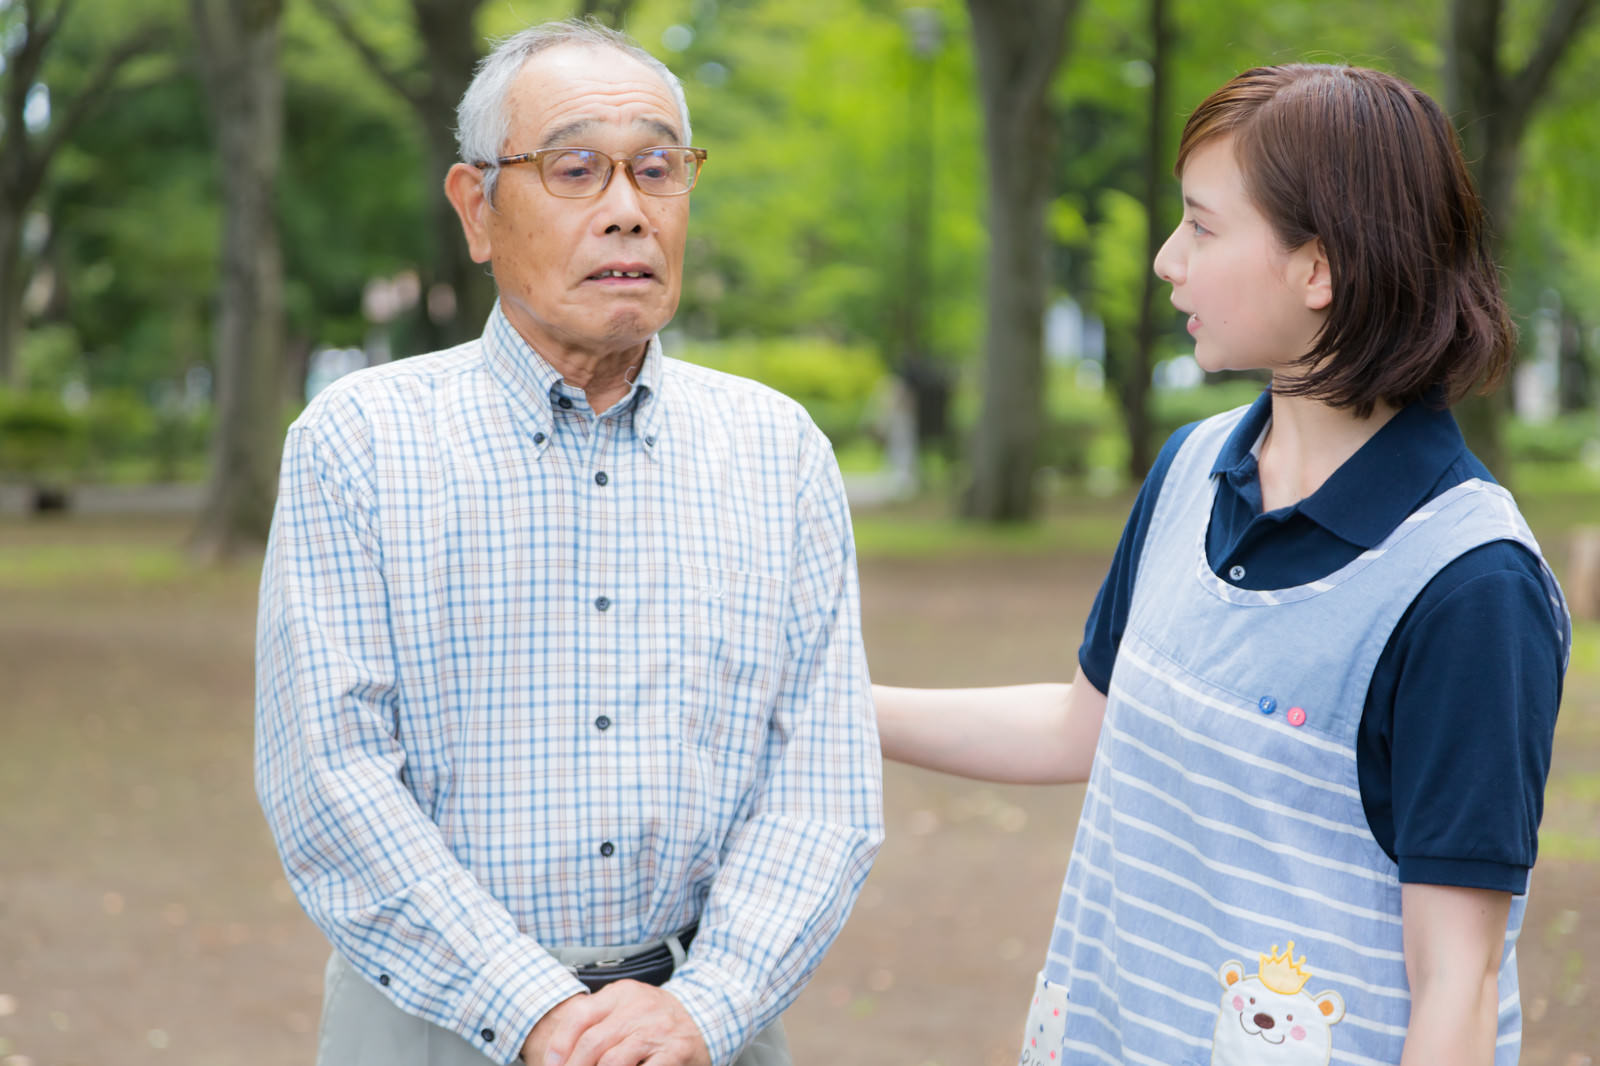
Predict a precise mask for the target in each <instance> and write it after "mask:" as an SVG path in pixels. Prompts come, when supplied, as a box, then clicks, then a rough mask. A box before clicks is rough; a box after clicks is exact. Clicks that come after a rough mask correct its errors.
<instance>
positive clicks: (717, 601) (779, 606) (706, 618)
mask: <svg viewBox="0 0 1600 1066" xmlns="http://www.w3.org/2000/svg"><path fill="white" fill-rule="evenodd" d="M680 604H681V608H682V611H681V616H680V618H679V629H678V640H677V642H676V644H677V652H678V655H677V658H678V664H677V665H678V673H679V679H680V684H679V686H678V690H679V698H678V712H679V728H680V730H681V734H682V740H683V742H684V743H686V744H688V745H690V746H691V747H694V748H698V749H701V750H703V751H705V752H707V753H708V754H710V755H712V756H713V757H715V758H717V759H719V760H723V759H728V758H733V759H739V758H748V757H749V756H751V755H753V754H754V753H755V752H757V751H759V750H760V747H761V744H762V742H763V741H764V740H765V737H766V733H767V725H768V721H769V719H770V717H771V709H772V706H773V703H774V700H775V698H776V695H777V690H778V686H779V685H780V684H781V683H782V678H783V672H784V665H785V662H786V660H787V658H788V655H787V649H786V645H785V642H784V639H783V621H782V619H783V582H781V581H779V580H778V579H776V578H772V577H766V576H763V575H758V574H746V573H739V572H734V571H719V570H709V569H700V568H686V570H685V572H684V589H683V595H682V596H681V597H680Z"/></svg>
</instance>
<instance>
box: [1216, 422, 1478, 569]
mask: <svg viewBox="0 0 1600 1066" xmlns="http://www.w3.org/2000/svg"><path fill="white" fill-rule="evenodd" d="M1271 418H1272V393H1271V390H1267V391H1264V392H1263V393H1262V394H1261V395H1260V396H1259V397H1257V398H1256V401H1255V403H1253V404H1251V406H1250V409H1249V411H1247V412H1246V413H1245V416H1244V418H1242V419H1240V421H1239V424H1238V425H1237V426H1236V427H1234V430H1233V432H1232V433H1231V434H1229V436H1228V440H1227V441H1226V442H1225V443H1224V444H1223V446H1222V450H1221V451H1220V452H1219V453H1218V455H1217V460H1216V462H1215V463H1213V464H1212V467H1211V472H1212V474H1213V475H1218V474H1221V475H1226V474H1228V473H1230V472H1233V473H1234V474H1235V476H1236V477H1237V476H1241V475H1248V476H1249V477H1252V478H1257V479H1258V478H1259V476H1260V475H1259V472H1258V470H1257V469H1256V451H1257V444H1258V442H1259V441H1260V439H1261V436H1262V433H1263V432H1264V431H1265V430H1266V428H1267V426H1268V424H1269V423H1270V422H1271ZM1465 451H1466V442H1465V441H1464V440H1463V439H1462V436H1461V430H1460V428H1459V427H1458V426H1457V425H1456V420H1455V418H1454V417H1453V416H1452V415H1451V414H1450V412H1449V410H1447V409H1444V408H1435V407H1431V406H1429V405H1428V403H1427V402H1425V401H1424V402H1418V403H1413V404H1411V405H1410V406H1408V407H1405V408H1403V409H1401V410H1400V411H1398V412H1396V414H1395V416H1394V417H1393V418H1391V419H1389V421H1388V422H1386V423H1384V425H1383V427H1382V428H1381V429H1379V430H1378V432H1376V433H1374V434H1373V435H1372V438H1371V439H1370V440H1368V441H1367V442H1366V443H1365V444H1363V445H1362V446H1361V447H1360V448H1359V449H1358V450H1357V451H1356V453H1355V454H1354V455H1352V456H1351V457H1350V458H1349V459H1346V460H1345V461H1344V463H1343V465H1341V466H1340V467H1339V469H1337V470H1335V471H1334V472H1333V474H1332V475H1331V476H1330V477H1329V478H1328V480H1327V481H1325V482H1323V484H1322V486H1321V487H1320V488H1319V489H1317V491H1316V492H1313V493H1312V494H1311V495H1310V496H1307V497H1306V498H1305V499H1303V500H1301V501H1300V502H1299V503H1297V504H1295V505H1294V506H1293V507H1292V508H1290V509H1291V510H1298V511H1299V513H1300V514H1303V515H1304V516H1305V517H1307V518H1309V519H1311V520H1312V521H1313V522H1316V523H1317V524H1318V525H1320V526H1322V527H1323V528H1324V529H1326V530H1328V532H1330V533H1332V534H1334V535H1335V536H1337V537H1339V538H1340V539H1342V540H1345V541H1347V542H1349V543H1351V544H1354V545H1356V546H1358V547H1360V548H1363V549H1365V548H1374V547H1377V546H1378V545H1379V544H1381V543H1382V542H1383V540H1384V538H1385V537H1387V536H1388V535H1389V534H1390V533H1392V532H1394V530H1395V528H1396V527H1398V526H1399V525H1400V523H1401V522H1404V521H1405V520H1406V518H1407V517H1408V516H1409V515H1410V514H1411V513H1412V512H1413V511H1415V510H1416V509H1417V508H1418V507H1420V506H1421V505H1422V504H1424V503H1426V502H1427V501H1428V499H1429V498H1430V497H1431V496H1432V494H1433V488H1434V486H1435V485H1436V484H1437V483H1438V481H1439V478H1440V477H1442V476H1443V475H1444V472H1445V471H1446V470H1447V469H1448V468H1449V467H1450V465H1451V464H1452V463H1454V462H1456V461H1457V460H1458V459H1459V458H1461V456H1462V454H1463V453H1464V452H1465Z"/></svg>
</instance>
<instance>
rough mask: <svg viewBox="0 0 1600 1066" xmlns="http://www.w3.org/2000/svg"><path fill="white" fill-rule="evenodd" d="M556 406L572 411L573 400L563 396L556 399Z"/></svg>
mask: <svg viewBox="0 0 1600 1066" xmlns="http://www.w3.org/2000/svg"><path fill="white" fill-rule="evenodd" d="M556 406H557V407H559V408H561V409H562V410H563V411H570V410H572V401H571V400H570V399H568V398H567V397H565V396H563V397H561V399H559V400H557V401H556Z"/></svg>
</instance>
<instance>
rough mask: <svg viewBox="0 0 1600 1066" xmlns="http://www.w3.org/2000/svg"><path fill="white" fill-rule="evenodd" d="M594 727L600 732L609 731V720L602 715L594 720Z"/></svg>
mask: <svg viewBox="0 0 1600 1066" xmlns="http://www.w3.org/2000/svg"><path fill="white" fill-rule="evenodd" d="M594 727H595V728H596V729H600V730H605V729H610V728H611V719H610V718H608V717H606V716H605V715H603V714H602V715H601V716H600V717H599V718H596V719H595V720H594Z"/></svg>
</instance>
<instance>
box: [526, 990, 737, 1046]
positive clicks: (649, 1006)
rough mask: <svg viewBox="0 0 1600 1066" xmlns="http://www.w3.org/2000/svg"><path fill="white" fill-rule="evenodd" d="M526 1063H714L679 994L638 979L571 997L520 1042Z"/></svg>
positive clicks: (547, 1015)
mask: <svg viewBox="0 0 1600 1066" xmlns="http://www.w3.org/2000/svg"><path fill="white" fill-rule="evenodd" d="M522 1061H523V1062H525V1063H527V1066H640V1064H647V1066H711V1052H710V1051H709V1050H708V1049H707V1048H706V1042H705V1040H704V1038H702V1037H701V1035H700V1029H699V1027H698V1026H696V1025H695V1024H694V1019H693V1018H691V1017H689V1012H688V1011H687V1010H685V1009H684V1007H683V1004H682V1003H680V1002H679V1001H678V997H676V996H674V995H673V994H672V993H671V992H668V991H666V990H665V989H661V988H656V987H655V986H654V985H647V984H642V983H640V982H638V981H616V982H613V983H612V984H609V985H607V986H606V987H604V988H602V989H601V990H600V991H598V992H596V993H594V994H592V995H587V996H573V997H572V998H571V999H568V1000H566V1001H564V1002H562V1003H561V1004H559V1005H558V1006H557V1007H556V1008H555V1009H554V1010H552V1011H550V1013H548V1014H546V1015H545V1016H544V1017H543V1018H541V1019H539V1024H538V1025H535V1026H534V1027H533V1032H531V1033H529V1034H528V1039H527V1042H526V1043H524V1044H523V1046H522Z"/></svg>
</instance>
